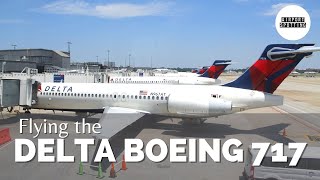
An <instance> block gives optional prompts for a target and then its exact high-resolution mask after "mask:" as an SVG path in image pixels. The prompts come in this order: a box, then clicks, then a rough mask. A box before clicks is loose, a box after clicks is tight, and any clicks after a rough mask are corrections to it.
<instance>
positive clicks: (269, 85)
mask: <svg viewBox="0 0 320 180" xmlns="http://www.w3.org/2000/svg"><path fill="white" fill-rule="evenodd" d="M315 51H320V48H318V47H314V44H272V45H268V46H267V47H266V48H265V50H264V51H263V53H262V55H261V57H260V58H259V59H258V60H257V61H256V62H255V63H254V64H253V65H252V66H251V67H250V68H249V69H247V70H246V71H245V72H244V74H242V75H241V76H240V77H239V78H238V79H236V80H235V81H233V82H230V83H227V84H225V85H224V86H228V87H236V88H242V89H252V90H257V91H263V92H267V93H273V92H274V91H275V90H276V89H277V88H278V86H279V85H280V84H281V83H282V82H283V80H284V79H285V78H286V77H287V76H288V75H289V74H290V73H291V71H292V70H294V68H295V67H296V66H297V65H298V63H299V62H300V61H301V60H302V59H303V58H304V57H307V56H310V55H311V54H312V53H313V52H315Z"/></svg>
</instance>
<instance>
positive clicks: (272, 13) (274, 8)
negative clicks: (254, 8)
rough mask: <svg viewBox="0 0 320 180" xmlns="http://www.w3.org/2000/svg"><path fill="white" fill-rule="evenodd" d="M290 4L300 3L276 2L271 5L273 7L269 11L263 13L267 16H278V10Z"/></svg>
mask: <svg viewBox="0 0 320 180" xmlns="http://www.w3.org/2000/svg"><path fill="white" fill-rule="evenodd" d="M288 5H298V4H294V3H278V4H274V5H272V6H271V9H269V10H268V11H267V12H265V13H263V15H265V16H276V15H277V14H278V12H279V11H280V10H281V9H282V8H284V7H286V6H288Z"/></svg>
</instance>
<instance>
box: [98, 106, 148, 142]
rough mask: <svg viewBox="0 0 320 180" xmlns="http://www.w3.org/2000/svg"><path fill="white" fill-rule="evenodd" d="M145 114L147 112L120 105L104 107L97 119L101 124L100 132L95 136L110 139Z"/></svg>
mask: <svg viewBox="0 0 320 180" xmlns="http://www.w3.org/2000/svg"><path fill="white" fill-rule="evenodd" d="M145 114H149V112H146V111H139V110H136V109H129V108H121V107H108V108H105V109H104V111H103V114H102V116H101V118H100V120H99V123H100V124H101V130H100V132H101V133H100V134H97V137H98V138H100V139H102V138H106V139H110V138H111V137H112V136H114V135H115V134H117V133H118V132H119V131H121V130H122V129H124V128H125V127H127V126H129V125H130V124H132V123H133V122H135V121H136V120H138V119H140V118H141V117H143V116H144V115H145Z"/></svg>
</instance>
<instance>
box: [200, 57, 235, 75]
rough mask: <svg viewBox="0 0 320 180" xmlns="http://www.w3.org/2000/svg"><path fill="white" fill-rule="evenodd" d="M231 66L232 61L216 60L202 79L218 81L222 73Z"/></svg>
mask: <svg viewBox="0 0 320 180" xmlns="http://www.w3.org/2000/svg"><path fill="white" fill-rule="evenodd" d="M230 64H231V60H216V61H214V62H213V64H212V66H210V67H209V68H208V69H207V70H206V72H204V73H203V74H202V75H200V77H208V78H213V79H218V77H219V76H220V75H221V73H222V72H223V71H224V70H225V69H226V67H227V66H229V65H230Z"/></svg>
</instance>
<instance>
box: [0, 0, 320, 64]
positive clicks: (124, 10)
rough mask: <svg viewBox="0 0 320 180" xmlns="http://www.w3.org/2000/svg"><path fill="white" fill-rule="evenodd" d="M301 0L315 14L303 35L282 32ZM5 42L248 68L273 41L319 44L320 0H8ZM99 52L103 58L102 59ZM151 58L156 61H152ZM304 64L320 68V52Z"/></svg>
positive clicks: (75, 54)
mask: <svg viewBox="0 0 320 180" xmlns="http://www.w3.org/2000/svg"><path fill="white" fill-rule="evenodd" d="M288 4H298V5H300V6H302V7H303V8H305V9H306V10H307V11H308V13H309V15H310V17H311V28H310V31H309V33H308V34H307V35H306V36H305V37H304V38H303V39H301V40H298V41H288V40H285V39H284V38H282V37H281V36H280V35H279V34H278V33H277V31H276V28H275V26H274V22H275V17H276V14H277V12H278V11H279V10H280V9H281V8H282V7H284V6H286V5H288ZM0 32H1V33H0V40H1V43H0V49H11V48H13V47H12V45H13V44H16V45H17V47H16V48H44V49H54V50H63V51H67V49H68V46H67V42H71V43H72V44H71V61H72V62H84V61H97V59H98V61H100V62H103V61H106V60H107V56H108V53H107V52H108V50H109V52H110V53H109V58H110V61H115V62H116V65H125V63H126V65H128V59H129V54H131V56H130V57H131V58H130V60H131V65H135V66H148V67H150V66H151V64H152V66H153V67H200V66H204V65H210V64H212V62H213V61H214V60H215V59H231V60H233V62H234V63H233V64H232V66H230V68H246V67H248V66H250V65H251V64H253V62H254V61H255V60H256V59H257V58H259V56H260V55H261V53H262V51H263V50H264V48H265V47H266V46H267V45H268V44H272V43H316V45H317V44H318V45H319V46H320V3H319V1H318V0H286V1H283V0H281V1H280V0H279V1H278V0H225V1H212V0H201V1H196V0H151V1H150V0H132V1H129V0H116V1H114V0H1V1H0ZM97 56H98V58H97ZM151 62H152V63H151ZM298 68H301V69H304V68H320V52H319V53H317V54H315V55H314V56H313V57H311V58H308V59H305V60H303V62H301V63H300V64H299V66H298Z"/></svg>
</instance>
